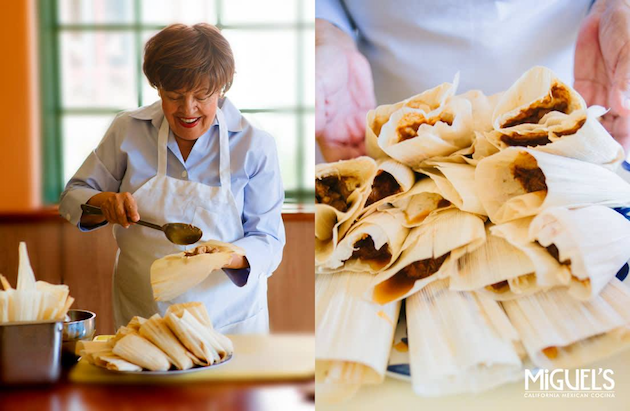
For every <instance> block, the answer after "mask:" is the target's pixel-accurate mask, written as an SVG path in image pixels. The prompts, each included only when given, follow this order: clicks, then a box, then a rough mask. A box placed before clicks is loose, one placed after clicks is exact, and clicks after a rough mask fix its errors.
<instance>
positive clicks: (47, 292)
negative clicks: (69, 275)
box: [0, 242, 74, 322]
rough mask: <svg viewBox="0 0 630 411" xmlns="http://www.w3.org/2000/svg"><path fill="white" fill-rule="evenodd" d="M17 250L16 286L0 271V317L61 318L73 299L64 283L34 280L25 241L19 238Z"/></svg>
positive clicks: (25, 318) (8, 318)
mask: <svg viewBox="0 0 630 411" xmlns="http://www.w3.org/2000/svg"><path fill="white" fill-rule="evenodd" d="M18 252H19V263H18V278H17V287H16V288H15V289H13V288H12V287H11V284H9V281H8V280H7V279H6V278H5V277H4V276H2V275H0V282H1V283H2V287H3V288H4V290H5V291H3V292H1V294H0V321H2V322H9V321H18V322H22V321H50V320H63V318H64V317H65V315H66V312H68V309H69V308H70V306H71V305H72V303H73V302H74V298H72V297H70V295H69V289H68V286H67V285H63V284H60V285H53V284H49V283H47V282H45V281H35V274H34V273H33V269H32V267H31V263H30V260H29V257H28V250H27V248H26V243H24V242H20V245H19V247H18Z"/></svg>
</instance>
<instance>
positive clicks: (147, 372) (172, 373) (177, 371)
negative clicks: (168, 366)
mask: <svg viewBox="0 0 630 411" xmlns="http://www.w3.org/2000/svg"><path fill="white" fill-rule="evenodd" d="M232 357H234V354H230V355H228V356H227V357H226V358H225V359H224V360H223V361H221V362H217V363H214V364H212V365H206V366H205V367H193V368H189V369H187V370H170V371H148V370H144V371H118V370H108V369H107V368H102V367H99V368H102V369H104V370H107V371H111V372H114V373H116V374H135V375H180V374H190V373H193V372H199V371H207V370H211V369H214V368H216V367H218V366H220V365H223V364H225V363H226V362H228V361H230V360H231V359H232ZM95 367H96V366H95Z"/></svg>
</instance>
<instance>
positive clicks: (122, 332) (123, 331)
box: [109, 325, 138, 344]
mask: <svg viewBox="0 0 630 411" xmlns="http://www.w3.org/2000/svg"><path fill="white" fill-rule="evenodd" d="M129 334H138V330H137V329H135V328H133V327H129V326H126V325H123V326H120V327H118V330H116V334H114V336H113V337H112V338H110V339H109V341H110V343H111V344H116V343H117V342H118V341H120V340H121V339H122V338H123V337H125V336H127V335H129Z"/></svg>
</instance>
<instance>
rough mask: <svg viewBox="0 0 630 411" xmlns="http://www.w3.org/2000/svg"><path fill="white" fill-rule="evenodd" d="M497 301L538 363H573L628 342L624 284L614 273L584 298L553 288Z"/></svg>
mask: <svg viewBox="0 0 630 411" xmlns="http://www.w3.org/2000/svg"><path fill="white" fill-rule="evenodd" d="M502 304H503V307H504V308H505V311H506V313H507V315H508V317H509V318H510V322H511V323H512V324H513V325H514V327H515V328H516V330H517V331H518V333H519V335H520V337H521V339H522V341H523V344H524V346H525V349H526V350H527V353H528V354H529V357H530V358H531V359H532V361H533V362H534V364H535V365H536V366H538V367H542V368H578V367H582V366H585V365H587V364H590V363H592V362H595V361H598V360H601V359H603V358H605V357H608V356H610V355H612V354H614V353H616V352H619V351H621V350H623V349H626V348H628V347H630V330H629V329H628V324H629V323H630V311H628V307H629V306H630V290H628V288H627V286H625V285H624V284H622V283H621V282H620V281H619V280H617V279H616V278H613V279H612V280H611V281H610V283H609V284H608V286H607V287H606V288H605V289H604V290H603V291H602V292H601V293H600V295H599V296H598V297H596V298H594V299H592V300H589V301H579V300H576V299H575V298H573V297H572V296H571V295H569V293H568V292H567V291H566V290H563V289H560V288H554V289H552V290H549V291H547V292H545V293H538V294H534V295H531V296H526V297H523V298H519V299H516V300H512V301H505V302H503V303H502ZM543 350H545V351H544V352H543ZM545 352H546V353H547V355H546V354H545Z"/></svg>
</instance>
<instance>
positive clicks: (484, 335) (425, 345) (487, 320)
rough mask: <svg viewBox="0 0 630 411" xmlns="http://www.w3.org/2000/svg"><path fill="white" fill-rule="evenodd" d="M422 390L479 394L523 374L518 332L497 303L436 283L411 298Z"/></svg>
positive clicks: (414, 364) (416, 378) (416, 382)
mask: <svg viewBox="0 0 630 411" xmlns="http://www.w3.org/2000/svg"><path fill="white" fill-rule="evenodd" d="M406 307H407V335H408V338H409V363H410V368H411V381H412V386H413V390H414V391H415V393H416V394H418V395H422V396H427V397H436V396H441V395H452V394H459V393H466V392H472V393H477V392H481V391H484V390H488V389H491V388H493V387H496V386H498V385H501V384H504V383H507V382H512V381H518V380H520V379H522V378H523V371H522V366H521V360H520V358H519V355H518V353H517V351H516V349H515V342H516V341H517V340H518V334H517V333H516V330H515V329H514V328H513V327H512V325H511V324H510V322H509V321H508V319H507V317H506V315H505V313H504V312H503V310H502V309H501V307H500V306H499V304H498V303H497V302H495V301H491V300H489V299H487V298H486V297H484V296H480V295H475V294H473V293H464V292H457V291H451V290H449V289H448V281H447V280H439V281H436V282H433V283H431V284H429V285H428V286H426V287H425V288H423V289H422V290H420V291H419V292H418V293H416V294H414V295H412V296H411V297H409V298H408V299H407V306H406Z"/></svg>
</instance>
